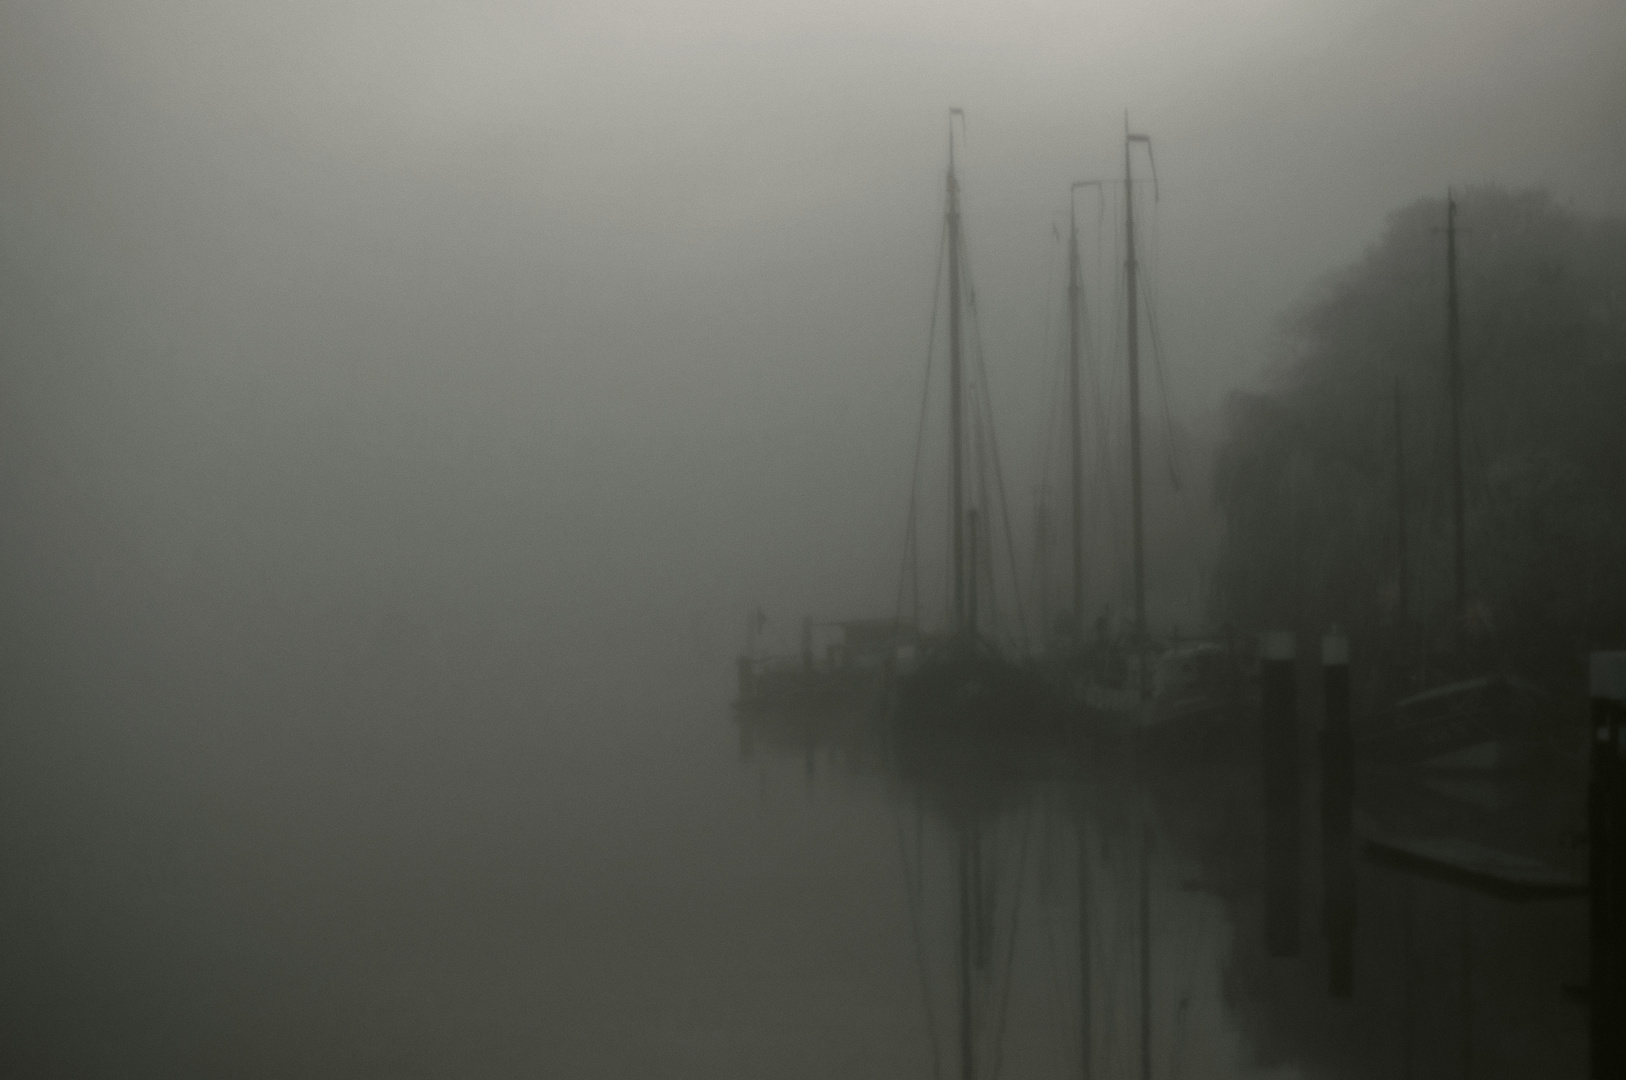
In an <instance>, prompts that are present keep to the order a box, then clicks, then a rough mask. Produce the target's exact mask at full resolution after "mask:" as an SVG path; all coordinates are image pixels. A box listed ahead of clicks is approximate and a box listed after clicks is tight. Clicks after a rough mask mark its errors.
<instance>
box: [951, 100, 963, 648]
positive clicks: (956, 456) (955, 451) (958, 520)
mask: <svg viewBox="0 0 1626 1080" xmlns="http://www.w3.org/2000/svg"><path fill="white" fill-rule="evenodd" d="M959 111H960V110H959V109H952V110H950V112H949V167H948V248H949V252H948V254H949V258H948V301H949V484H950V485H951V487H950V492H949V519H950V521H951V522H952V525H951V526H950V532H951V535H952V537H953V541H952V545H953V560H954V632H955V633H956V634H960V633H964V631H965V628H966V609H965V585H966V580H965V579H966V565H965V535H964V532H965V481H964V479H963V477H962V470H963V469H964V463H963V462H962V460H961V459H962V457H963V448H962V446H961V442H962V435H961V431H960V424H961V420H962V414H963V413H964V406H963V405H962V404H961V381H962V375H961V370H960V367H961V363H960V184H959V181H958V180H956V179H955V176H954V114H955V113H958V112H959Z"/></svg>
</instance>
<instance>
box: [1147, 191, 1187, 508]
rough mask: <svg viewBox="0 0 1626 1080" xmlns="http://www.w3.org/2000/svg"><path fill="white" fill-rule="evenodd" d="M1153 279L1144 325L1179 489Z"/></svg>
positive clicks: (1171, 475)
mask: <svg viewBox="0 0 1626 1080" xmlns="http://www.w3.org/2000/svg"><path fill="white" fill-rule="evenodd" d="M1153 220H1154V221H1155V220H1156V219H1155V218H1154V219H1153ZM1155 280H1156V278H1155V275H1153V274H1148V275H1147V281H1146V285H1147V289H1146V325H1147V328H1148V329H1150V330H1151V332H1152V368H1153V370H1155V371H1156V372H1157V388H1158V394H1159V397H1160V398H1161V399H1162V401H1163V432H1164V442H1165V444H1166V445H1165V448H1164V449H1165V452H1166V453H1167V455H1168V459H1169V482H1170V483H1171V484H1173V485H1174V490H1176V491H1179V490H1181V485H1180V447H1179V443H1178V441H1177V437H1176V432H1175V429H1174V410H1173V408H1172V406H1171V405H1170V402H1169V382H1168V378H1167V376H1166V375H1165V374H1164V364H1163V339H1162V336H1161V335H1159V333H1158V330H1157V288H1156V284H1155Z"/></svg>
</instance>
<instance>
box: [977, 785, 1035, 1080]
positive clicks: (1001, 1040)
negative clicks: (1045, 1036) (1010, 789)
mask: <svg viewBox="0 0 1626 1080" xmlns="http://www.w3.org/2000/svg"><path fill="white" fill-rule="evenodd" d="M1032 832H1033V808H1032V807H1031V806H1030V807H1028V808H1027V810H1026V811H1025V812H1024V814H1023V816H1022V840H1021V843H1020V845H1019V846H1018V848H1017V854H1016V886H1015V888H1014V890H1013V895H1012V897H1011V930H1010V936H1009V937H1008V938H1007V943H1006V949H1005V980H1004V987H1003V989H1002V990H1001V992H1000V997H999V1020H998V1023H997V1024H996V1026H995V1028H994V1038H993V1061H992V1063H991V1064H992V1067H991V1068H990V1069H989V1071H988V1076H989V1080H999V1070H1000V1066H1001V1065H1002V1064H1003V1063H1004V1056H1005V1021H1006V1018H1007V1017H1008V1016H1009V1014H1010V1004H1011V984H1012V983H1013V982H1015V981H1016V979H1015V971H1016V938H1017V929H1018V927H1019V926H1020V920H1021V916H1022V886H1023V885H1024V884H1025V883H1026V881H1027V872H1026V870H1027V857H1028V838H1029V837H1030V836H1031V835H1032Z"/></svg>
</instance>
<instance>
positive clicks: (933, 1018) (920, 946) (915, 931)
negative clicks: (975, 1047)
mask: <svg viewBox="0 0 1626 1080" xmlns="http://www.w3.org/2000/svg"><path fill="white" fill-rule="evenodd" d="M889 801H891V800H889ZM892 825H893V831H894V832H896V833H897V837H898V862H899V863H900V864H901V866H902V869H903V890H904V895H905V898H906V899H907V901H908V906H909V932H910V936H911V937H912V938H913V939H914V946H915V971H916V974H918V975H919V977H920V997H921V1001H922V1003H923V1004H924V1006H925V1010H926V1038H927V1040H928V1041H929V1042H930V1043H931V1047H932V1078H933V1080H942V1076H943V1052H942V1049H941V1047H940V1046H939V1044H938V1039H937V1010H936V1009H934V1008H933V1007H932V983H931V975H930V973H929V972H928V971H927V970H926V942H925V938H924V936H923V935H922V934H921V932H920V906H921V897H922V895H923V893H924V889H923V888H922V885H923V882H922V880H921V877H920V876H919V874H920V870H918V869H917V871H916V876H914V877H913V878H911V875H910V873H909V856H908V843H907V841H905V839H904V836H903V817H902V815H901V813H900V812H899V811H898V806H897V803H896V802H895V801H892Z"/></svg>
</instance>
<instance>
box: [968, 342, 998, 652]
mask: <svg viewBox="0 0 1626 1080" xmlns="http://www.w3.org/2000/svg"><path fill="white" fill-rule="evenodd" d="M978 374H979V375H980V374H981V371H980V369H979V371H978ZM982 382H983V380H982V379H977V380H975V382H974V383H973V385H972V387H971V391H972V392H971V395H970V396H971V401H972V410H971V432H972V435H971V442H972V446H974V447H975V448H976V455H975V460H976V465H977V508H978V509H979V510H980V511H981V512H982V529H981V530H980V532H981V535H979V536H978V538H977V539H978V541H979V544H978V547H977V550H976V551H975V552H973V555H974V556H975V558H974V559H973V562H972V566H971V573H972V575H973V576H974V577H975V578H976V580H977V581H978V583H979V585H980V583H981V582H982V580H983V573H982V571H983V567H984V566H987V567H988V568H989V569H988V574H987V585H988V590H987V592H986V594H985V595H986V596H987V598H988V625H989V627H990V628H991V629H992V632H993V636H997V635H998V633H999V628H1000V621H999V590H997V589H995V588H994V573H993V568H994V567H996V566H998V565H999V564H998V563H997V562H995V561H994V559H993V558H992V552H993V543H992V539H993V538H992V534H991V532H990V530H989V528H988V506H989V501H988V455H987V454H986V453H985V450H986V449H987V444H986V431H987V424H986V422H985V415H986V409H981V408H978V407H977V406H978V405H979V404H981V403H983V401H984V397H983V394H980V393H978V390H979V389H981V390H984V391H985V390H986V388H985V387H983V386H982V385H981V384H982Z"/></svg>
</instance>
